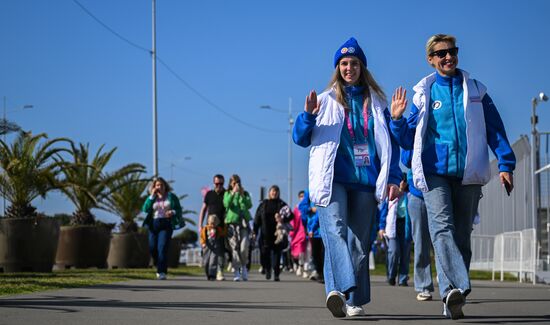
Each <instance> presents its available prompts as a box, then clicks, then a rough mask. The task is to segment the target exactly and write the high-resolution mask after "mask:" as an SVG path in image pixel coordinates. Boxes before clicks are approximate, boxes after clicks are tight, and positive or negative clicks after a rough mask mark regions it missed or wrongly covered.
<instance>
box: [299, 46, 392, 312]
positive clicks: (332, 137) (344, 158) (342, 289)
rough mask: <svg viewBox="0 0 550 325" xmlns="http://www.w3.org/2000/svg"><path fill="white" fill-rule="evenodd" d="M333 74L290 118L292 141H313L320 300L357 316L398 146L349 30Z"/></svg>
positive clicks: (364, 301)
mask: <svg viewBox="0 0 550 325" xmlns="http://www.w3.org/2000/svg"><path fill="white" fill-rule="evenodd" d="M334 68H335V70H334V74H333V76H332V78H331V80H330V82H329V85H328V87H327V89H326V90H325V91H324V92H323V93H322V94H320V95H319V97H317V94H316V92H315V91H311V92H310V94H309V96H307V97H306V102H305V108H304V112H302V113H300V115H299V116H298V117H297V119H296V124H295V125H294V131H293V138H294V142H295V143H296V144H298V145H300V146H302V147H308V146H311V150H310V155H309V190H310V199H311V201H312V202H313V203H314V204H315V205H316V207H317V211H318V213H319V222H320V226H321V237H322V239H323V244H324V246H325V263H324V276H325V289H326V294H327V298H326V306H327V308H328V309H329V310H330V311H331V312H332V314H333V315H334V317H345V316H346V315H348V316H362V315H364V314H365V311H364V310H363V305H365V304H367V303H368V302H369V301H370V281H369V266H368V262H369V258H368V256H369V250H370V245H371V237H372V236H371V233H372V230H373V227H374V222H375V216H376V210H377V201H383V200H384V199H385V198H386V197H387V196H389V197H390V199H394V198H395V197H397V193H398V184H399V182H400V181H401V170H400V169H399V148H398V146H397V144H396V143H394V140H393V139H392V137H391V135H390V132H389V126H388V123H389V120H390V113H389V111H388V109H387V107H386V106H387V105H386V98H385V95H384V92H383V91H382V89H381V88H380V86H379V85H378V84H377V83H376V81H375V80H374V78H373V77H372V75H371V74H370V72H369V71H368V70H367V59H366V57H365V54H364V53H363V50H362V49H361V47H360V46H359V44H358V43H357V41H356V40H355V39H354V38H350V39H349V40H348V41H346V42H345V43H344V44H343V45H342V46H340V48H338V50H337V51H336V54H335V55H334Z"/></svg>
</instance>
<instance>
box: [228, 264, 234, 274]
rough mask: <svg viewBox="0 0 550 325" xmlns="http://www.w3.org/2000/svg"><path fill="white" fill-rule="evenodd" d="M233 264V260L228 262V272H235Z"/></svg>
mask: <svg viewBox="0 0 550 325" xmlns="http://www.w3.org/2000/svg"><path fill="white" fill-rule="evenodd" d="M233 271H234V270H233V264H231V262H229V263H227V272H233Z"/></svg>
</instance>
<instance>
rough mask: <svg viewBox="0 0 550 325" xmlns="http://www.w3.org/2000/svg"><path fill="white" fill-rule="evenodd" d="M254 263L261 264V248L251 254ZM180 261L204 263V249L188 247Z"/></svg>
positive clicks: (182, 262) (193, 263)
mask: <svg viewBox="0 0 550 325" xmlns="http://www.w3.org/2000/svg"><path fill="white" fill-rule="evenodd" d="M250 257H251V259H252V264H260V250H259V249H257V248H255V249H253V250H252V252H251V255H250ZM180 263H181V264H186V265H192V266H201V265H202V249H201V248H200V247H198V248H188V249H184V250H182V251H181V254H180Z"/></svg>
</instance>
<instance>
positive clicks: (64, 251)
mask: <svg viewBox="0 0 550 325" xmlns="http://www.w3.org/2000/svg"><path fill="white" fill-rule="evenodd" d="M103 148H104V145H102V146H101V147H100V148H99V149H98V151H97V152H96V154H95V155H93V156H91V155H90V150H89V144H86V145H84V144H82V143H81V144H80V145H79V146H78V147H77V146H75V145H74V144H71V156H72V161H71V162H66V163H65V164H64V166H63V169H62V171H61V173H62V179H61V180H60V183H61V187H60V190H61V191H62V192H63V193H64V194H65V195H66V196H67V198H68V199H69V200H70V201H71V202H72V203H73V204H74V205H75V208H76V210H75V212H74V213H73V216H72V220H71V226H67V227H61V235H60V240H59V247H58V249H57V257H56V264H57V265H58V267H60V268H67V267H78V268H85V267H99V268H103V267H106V266H107V265H106V261H107V254H108V251H109V242H110V233H111V228H112V227H110V226H108V225H105V224H102V223H97V222H96V220H95V217H94V215H93V214H92V209H103V210H106V209H107V207H106V200H107V198H108V197H109V195H110V194H111V193H112V192H114V191H117V190H118V188H119V187H121V186H122V185H123V182H120V180H121V179H124V178H125V177H126V176H127V175H130V174H133V173H138V172H143V171H144V170H145V167H143V165H141V164H137V163H131V164H128V165H125V166H123V167H121V168H119V169H117V170H115V171H112V172H106V171H105V169H106V166H107V164H108V163H109V161H110V160H111V158H112V156H113V154H114V152H115V151H116V148H113V149H111V150H109V151H107V152H103ZM115 184H118V185H115Z"/></svg>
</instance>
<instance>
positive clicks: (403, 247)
mask: <svg viewBox="0 0 550 325" xmlns="http://www.w3.org/2000/svg"><path fill="white" fill-rule="evenodd" d="M395 227H396V229H395V230H396V231H395V235H396V236H395V238H390V239H389V240H388V255H387V270H388V274H387V275H388V279H395V277H396V276H398V275H399V276H398V279H397V280H398V283H399V284H407V280H408V279H409V262H410V260H411V242H410V240H407V239H406V238H405V218H398V219H397V221H396V223H395Z"/></svg>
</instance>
